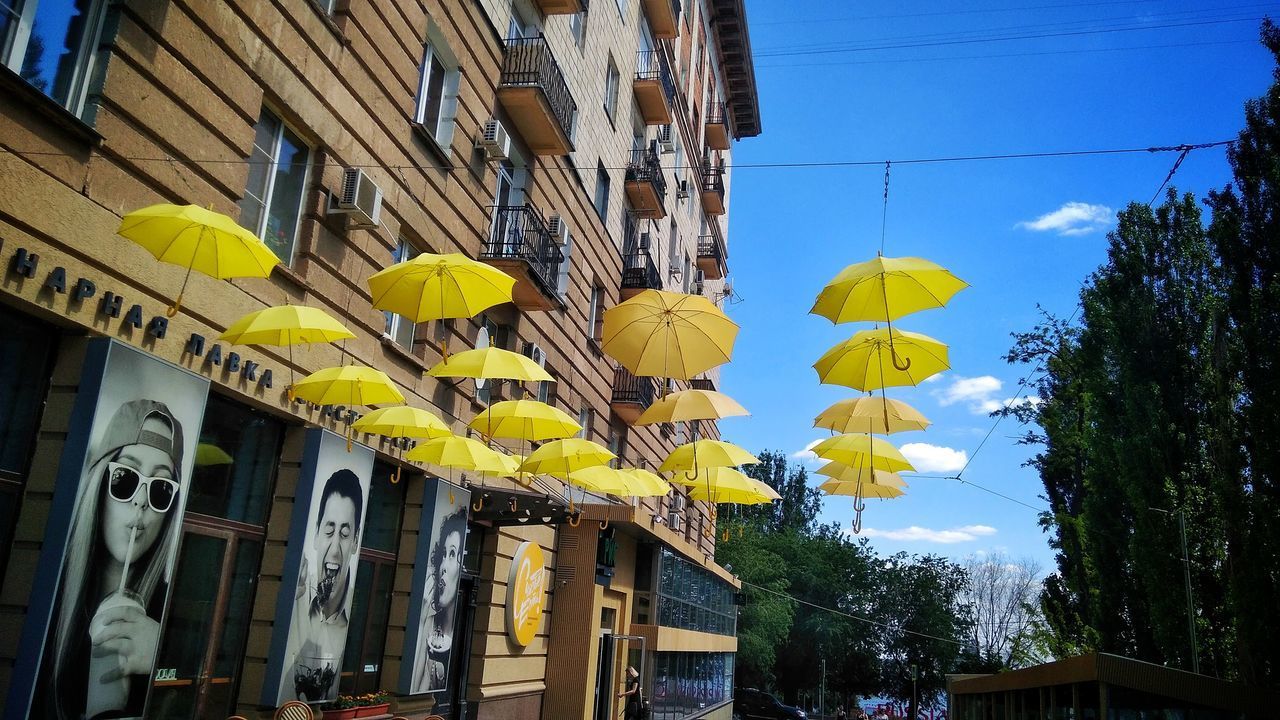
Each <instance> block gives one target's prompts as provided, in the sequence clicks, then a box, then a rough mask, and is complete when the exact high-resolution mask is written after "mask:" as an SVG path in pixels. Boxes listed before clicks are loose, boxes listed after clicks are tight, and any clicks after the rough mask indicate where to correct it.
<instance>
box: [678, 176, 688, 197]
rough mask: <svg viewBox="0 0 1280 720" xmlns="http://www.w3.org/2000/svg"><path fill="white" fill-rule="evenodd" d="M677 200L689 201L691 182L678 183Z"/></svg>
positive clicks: (682, 181)
mask: <svg viewBox="0 0 1280 720" xmlns="http://www.w3.org/2000/svg"><path fill="white" fill-rule="evenodd" d="M676 199H677V200H688V199H689V181H688V180H681V181H679V182H678V183H676Z"/></svg>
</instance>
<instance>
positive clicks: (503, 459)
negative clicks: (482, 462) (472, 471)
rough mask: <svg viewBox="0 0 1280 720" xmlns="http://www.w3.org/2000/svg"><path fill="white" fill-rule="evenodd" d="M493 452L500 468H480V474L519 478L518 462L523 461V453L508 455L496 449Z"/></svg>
mask: <svg viewBox="0 0 1280 720" xmlns="http://www.w3.org/2000/svg"><path fill="white" fill-rule="evenodd" d="M494 454H495V455H496V456H497V458H498V462H499V463H500V465H501V468H490V469H482V470H480V474H481V475H488V476H489V477H507V478H519V476H520V463H522V462H524V456H523V455H508V454H507V453H504V452H498V451H497V450H495V451H494Z"/></svg>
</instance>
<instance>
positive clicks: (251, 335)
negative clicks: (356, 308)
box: [218, 305, 356, 398]
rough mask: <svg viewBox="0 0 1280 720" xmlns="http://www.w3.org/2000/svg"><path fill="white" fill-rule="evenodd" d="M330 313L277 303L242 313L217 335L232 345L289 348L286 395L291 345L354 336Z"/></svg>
mask: <svg viewBox="0 0 1280 720" xmlns="http://www.w3.org/2000/svg"><path fill="white" fill-rule="evenodd" d="M355 336H356V335H355V333H353V332H351V331H350V330H348V329H347V328H346V327H345V326H343V324H342V323H340V322H338V321H337V320H335V319H334V318H333V316H331V315H329V313H326V312H325V311H324V310H321V309H319V308H313V307H307V306H306V305H280V306H276V307H269V308H263V309H262V310H256V311H254V312H251V313H249V314H247V315H244V316H242V317H241V318H240V319H239V320H236V321H235V322H233V323H231V327H229V328H227V329H226V331H225V332H223V333H222V334H221V335H219V336H218V339H219V340H222V341H224V342H228V343H231V344H232V345H272V346H276V347H287V348H288V349H289V388H288V392H289V396H290V397H291V398H292V397H293V395H294V387H293V346H294V345H303V344H313V343H328V342H334V341H337V340H347V339H350V338H354V337H355Z"/></svg>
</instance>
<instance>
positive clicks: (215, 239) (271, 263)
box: [116, 203, 280, 317]
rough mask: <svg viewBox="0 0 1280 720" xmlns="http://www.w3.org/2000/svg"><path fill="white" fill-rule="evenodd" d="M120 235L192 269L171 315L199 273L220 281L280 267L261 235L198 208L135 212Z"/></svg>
mask: <svg viewBox="0 0 1280 720" xmlns="http://www.w3.org/2000/svg"><path fill="white" fill-rule="evenodd" d="M116 233H118V234H119V235H120V236H121V237H123V238H126V239H128V240H132V241H133V242H135V243H137V244H139V245H141V246H142V247H143V248H145V249H146V251H147V252H149V253H151V254H152V255H154V256H155V258H156V259H157V260H159V261H160V262H166V263H171V264H173V265H178V266H180V267H184V268H186V269H187V274H186V276H185V277H184V278H183V280H182V287H181V288H180V289H179V290H178V296H177V297H176V298H174V301H173V305H172V306H170V307H169V310H168V315H169V317H173V316H174V315H177V314H178V310H179V308H181V307H182V295H183V293H185V292H186V290H187V282H188V281H189V280H190V279H191V272H192V271H193V270H194V271H196V272H200V273H203V274H205V275H208V276H209V277H212V278H214V279H216V280H227V279H230V278H237V277H258V278H264V277H268V276H270V275H271V269H272V268H273V267H275V266H276V265H278V264H280V258H278V257H276V254H275V253H273V252H271V248H269V247H267V244H266V243H264V242H262V239H261V238H259V237H258V236H257V235H254V234H253V233H252V232H250V231H249V230H247V229H246V228H243V227H241V226H240V225H239V223H237V222H236V221H235V220H232V219H231V218H230V217H228V216H226V215H223V214H222V213H219V212H214V211H213V209H212V208H202V207H199V206H197V205H172V204H169V203H161V204H159V205H151V206H149V207H145V208H142V209H140V210H134V211H133V212H130V213H126V214H125V215H124V216H123V217H121V218H120V227H119V228H117V229H116Z"/></svg>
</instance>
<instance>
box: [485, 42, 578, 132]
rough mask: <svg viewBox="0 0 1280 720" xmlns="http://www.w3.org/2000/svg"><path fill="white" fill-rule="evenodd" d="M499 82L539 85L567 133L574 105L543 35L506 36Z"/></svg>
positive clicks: (502, 83)
mask: <svg viewBox="0 0 1280 720" xmlns="http://www.w3.org/2000/svg"><path fill="white" fill-rule="evenodd" d="M498 84H499V85H500V86H502V87H537V88H541V89H542V92H543V93H544V94H545V95H546V96H547V104H549V105H550V106H551V112H552V113H553V114H554V115H555V116H556V121H557V122H558V123H559V124H560V129H561V130H563V131H564V134H565V136H566V137H567V136H568V135H569V130H570V127H571V125H572V123H573V113H574V110H575V109H576V108H577V105H576V104H575V103H574V102H573V95H572V94H571V93H570V92H569V85H568V83H566V82H565V80H564V73H562V72H561V71H560V66H559V65H557V64H556V59H555V57H554V56H553V55H552V54H551V47H550V46H548V45H547V41H546V38H542V37H534V38H508V39H507V54H506V56H505V57H504V58H503V59H502V75H501V77H500V78H499V80H498Z"/></svg>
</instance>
